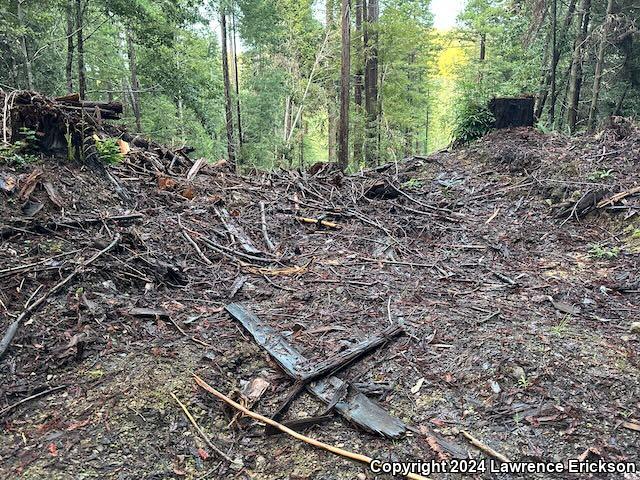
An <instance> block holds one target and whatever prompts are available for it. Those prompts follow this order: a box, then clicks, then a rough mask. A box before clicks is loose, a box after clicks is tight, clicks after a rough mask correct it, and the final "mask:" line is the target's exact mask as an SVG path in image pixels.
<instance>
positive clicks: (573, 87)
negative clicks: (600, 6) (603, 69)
mask: <svg viewBox="0 0 640 480" xmlns="http://www.w3.org/2000/svg"><path fill="white" fill-rule="evenodd" d="M580 10H581V17H580V18H581V19H580V30H579V33H578V36H577V37H576V42H575V46H574V49H573V59H572V61H571V73H570V76H569V105H568V108H567V125H568V127H569V133H571V134H573V133H574V132H575V130H576V124H577V122H578V104H579V102H580V90H581V88H582V53H583V51H584V43H585V42H586V40H587V31H588V29H589V18H590V13H591V0H582V3H581V6H580Z"/></svg>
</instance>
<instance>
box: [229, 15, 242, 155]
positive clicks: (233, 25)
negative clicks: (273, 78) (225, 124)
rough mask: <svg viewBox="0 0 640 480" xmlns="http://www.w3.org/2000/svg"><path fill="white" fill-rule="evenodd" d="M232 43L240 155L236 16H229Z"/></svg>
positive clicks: (239, 135) (239, 136)
mask: <svg viewBox="0 0 640 480" xmlns="http://www.w3.org/2000/svg"><path fill="white" fill-rule="evenodd" d="M231 21H232V32H233V41H232V45H231V48H232V49H233V71H234V77H235V86H236V114H237V115H236V116H237V118H238V143H239V145H240V152H239V153H240V154H242V116H241V115H240V80H239V79H240V76H239V75H238V50H237V49H236V16H235V13H234V14H232V16H231Z"/></svg>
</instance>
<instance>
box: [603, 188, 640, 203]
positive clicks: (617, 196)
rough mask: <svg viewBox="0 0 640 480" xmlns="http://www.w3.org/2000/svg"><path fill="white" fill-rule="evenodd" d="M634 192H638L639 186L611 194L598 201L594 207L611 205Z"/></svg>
mask: <svg viewBox="0 0 640 480" xmlns="http://www.w3.org/2000/svg"><path fill="white" fill-rule="evenodd" d="M636 193H640V187H635V188H632V189H631V190H626V191H624V192H620V193H616V194H615V195H612V196H611V197H609V198H607V199H604V200H601V201H600V202H598V204H597V205H596V207H597V208H604V207H606V206H608V205H613V204H614V203H616V202H619V201H620V200H623V199H625V198H627V197H629V196H631V195H635V194H636Z"/></svg>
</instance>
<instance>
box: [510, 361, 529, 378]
mask: <svg viewBox="0 0 640 480" xmlns="http://www.w3.org/2000/svg"><path fill="white" fill-rule="evenodd" d="M511 374H512V375H513V378H515V379H516V380H520V379H521V378H523V377H526V376H527V374H526V373H525V371H524V368H522V367H521V366H520V365H514V366H513V367H512V368H511Z"/></svg>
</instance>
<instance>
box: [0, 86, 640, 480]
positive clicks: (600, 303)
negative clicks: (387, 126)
mask: <svg viewBox="0 0 640 480" xmlns="http://www.w3.org/2000/svg"><path fill="white" fill-rule="evenodd" d="M0 105H2V106H4V109H3V135H4V136H5V137H6V142H5V143H3V144H2V149H1V150H0V199H1V200H2V202H1V203H0V242H1V243H0V337H3V338H5V339H6V338H8V337H7V334H8V333H10V332H11V330H12V328H13V329H14V330H15V331H14V332H13V334H12V335H11V338H10V339H9V340H10V341H8V342H7V341H5V342H3V344H0V355H2V354H3V356H2V359H0V416H1V419H2V421H3V422H4V424H3V425H4V426H5V430H4V431H3V436H4V438H3V442H2V443H1V444H2V446H1V447H0V458H2V459H3V460H2V461H1V462H2V464H1V465H0V468H2V469H3V471H8V472H18V471H27V470H30V469H31V468H34V469H41V468H45V466H46V465H47V464H48V462H50V461H52V460H51V458H52V455H53V454H51V452H53V451H55V452H56V454H55V459H54V460H55V462H60V463H57V465H58V466H60V468H65V469H66V470H65V473H68V475H69V476H77V474H80V473H83V474H84V473H86V472H89V471H91V472H98V473H96V475H99V476H103V477H105V476H106V477H109V476H113V475H120V476H123V477H127V475H129V474H130V475H131V476H133V475H134V474H135V475H136V476H137V477H143V476H149V477H151V476H153V475H156V476H158V475H159V476H162V477H163V478H165V477H169V476H172V475H173V474H174V473H172V472H175V471H179V472H183V471H186V470H190V471H191V473H193V476H200V475H201V474H203V473H206V472H207V471H208V470H209V469H214V471H215V474H214V476H215V477H216V478H231V476H232V475H237V472H236V470H233V469H234V468H236V469H238V468H239V469H244V470H246V472H247V473H248V474H249V473H250V474H251V475H254V476H256V478H278V477H277V475H278V474H281V473H282V472H283V471H293V469H294V467H295V466H296V465H298V466H299V468H300V469H303V470H304V469H305V468H307V467H306V466H300V465H299V464H298V463H297V462H299V461H300V462H301V461H302V460H300V459H299V458H297V457H296V456H295V450H294V449H290V448H289V446H288V445H290V444H286V443H281V444H279V445H280V446H282V445H285V448H282V449H280V450H278V452H279V453H277V454H274V453H273V445H274V440H273V439H272V438H271V437H270V436H268V435H267V436H265V435H263V433H264V432H263V431H262V430H259V429H258V427H256V425H255V424H254V423H253V422H252V421H250V420H249V419H247V418H241V417H238V416H237V414H236V413H231V414H229V415H228V416H225V415H226V413H225V412H224V411H223V410H222V409H221V408H220V405H219V404H217V403H214V402H210V401H207V400H206V398H207V397H205V396H203V395H202V394H198V393H196V390H195V389H194V382H193V377H192V373H194V372H196V373H197V374H198V375H199V377H202V379H204V380H206V382H207V383H208V384H210V385H212V386H214V387H215V389H216V390H219V391H220V392H222V393H224V394H225V395H227V394H228V395H229V396H230V397H232V398H233V399H234V400H235V401H237V402H238V403H239V404H242V405H245V406H246V407H247V408H250V409H251V410H252V411H255V412H260V413H261V414H264V415H265V416H268V417H279V416H280V417H281V418H280V420H279V422H280V423H282V424H285V425H289V426H291V427H292V428H300V429H306V430H309V432H307V433H309V435H311V436H314V435H315V436H322V437H323V440H325V441H326V442H327V443H331V444H345V446H347V447H350V446H353V445H355V444H357V443H358V442H360V444H361V445H366V446H367V448H366V450H367V451H368V453H373V452H375V453H376V455H377V456H378V457H380V456H382V455H383V453H382V452H389V451H390V450H391V449H392V448H393V449H394V451H393V454H394V455H395V456H396V457H398V458H402V459H415V458H421V459H423V460H425V459H427V460H428V459H431V458H434V459H435V458H437V459H448V458H465V457H467V456H468V455H469V453H470V452H474V455H478V454H480V453H478V452H476V451H475V450H473V448H476V447H477V448H479V449H480V450H482V451H483V452H484V453H487V452H501V454H502V455H503V457H504V458H509V459H512V460H513V459H521V458H529V459H534V460H535V461H541V460H543V459H544V458H545V455H546V453H545V452H550V453H551V454H553V455H554V456H556V457H562V458H568V457H569V456H571V455H574V454H575V451H576V445H578V444H579V445H581V446H583V447H584V449H585V451H588V452H591V453H589V455H591V456H593V455H598V456H601V457H603V458H610V459H611V458H622V456H624V455H626V458H634V459H636V460H638V458H637V449H635V446H636V445H637V431H635V430H633V429H632V428H630V427H625V425H636V424H637V423H636V422H637V418H636V416H635V414H634V413H633V412H635V411H637V407H638V405H637V399H638V398H640V385H639V384H638V375H637V372H638V358H637V354H635V353H633V352H636V351H637V347H638V342H639V341H640V339H639V338H638V335H637V334H636V333H635V331H631V330H630V329H629V328H630V327H629V325H631V323H632V316H633V314H635V312H637V311H638V307H639V305H638V302H640V296H639V294H640V284H638V279H637V275H636V274H635V273H634V272H637V271H638V270H639V269H640V265H639V261H638V253H640V242H639V241H638V240H637V238H638V234H637V232H638V231H640V220H639V219H638V202H639V201H640V190H638V187H639V183H640V159H639V158H638V155H639V153H638V152H640V149H639V148H638V147H639V146H640V138H639V137H638V136H637V132H636V131H635V130H634V129H633V128H635V127H633V128H631V129H627V130H625V131H626V132H627V133H625V134H624V135H619V136H615V138H614V136H612V135H603V136H602V137H599V138H579V139H568V138H565V137H561V136H558V135H544V134H541V133H539V132H536V131H535V130H533V129H529V128H523V129H514V130H506V131H499V132H494V133H492V134H490V135H489V136H488V137H486V138H485V139H483V140H481V141H479V142H477V143H476V144H474V145H472V146H470V147H468V148H466V149H461V150H454V151H451V152H439V153H437V154H435V155H432V156H430V157H420V158H413V159H407V160H406V161H404V162H402V163H399V164H398V165H395V164H394V165H386V166H380V167H379V168H376V169H372V170H369V171H364V172H358V173H357V174H353V175H344V176H343V175H341V174H339V173H337V172H336V171H335V170H333V169H331V168H320V167H315V168H314V169H313V170H312V172H304V171H297V172H296V171H291V172H284V171H274V172H263V173H256V174H253V175H251V176H244V175H241V174H236V173H233V172H231V171H230V169H229V168H228V166H227V165H226V164H225V163H224V162H223V163H218V164H213V163H209V162H207V161H204V160H194V159H192V158H191V157H190V156H189V153H191V152H189V148H186V147H183V148H178V149H172V148H167V147H165V146H162V145H159V144H156V143H154V142H153V141H151V140H149V139H145V138H143V137H141V136H137V137H136V136H133V135H131V134H129V133H127V132H126V131H125V130H123V129H122V128H121V127H118V126H115V125H111V124H109V123H108V122H105V120H106V119H107V117H110V116H117V115H118V107H117V106H114V105H111V107H109V106H107V105H97V104H96V105H88V104H83V103H81V102H80V103H79V102H78V101H76V100H75V99H66V100H61V101H54V100H51V99H47V98H45V97H43V96H41V95H38V94H34V93H29V92H18V93H12V94H7V95H3V96H1V97H0ZM70 107H73V108H70ZM105 112H113V113H106V114H105ZM617 128H618V130H619V131H622V130H620V128H619V127H617ZM107 144H108V146H109V148H107V147H106V146H105V145H107ZM114 145H115V147H116V148H117V149H116V150H114V149H113V148H112V147H113V146H114ZM516 164H517V165H516ZM509 166H513V167H514V168H510V167H509ZM596 191H601V192H602V193H601V194H597V195H596V194H592V193H590V192H596ZM589 195H592V196H591V197H589ZM584 198H589V202H588V206H589V208H587V203H585V201H583V200H581V199H584ZM581 201H582V203H580V202H581ZM583 206H584V207H585V208H583ZM560 212H563V215H562V216H561V217H560V216H559V213H560ZM594 226H597V228H594ZM25 312H27V314H25ZM13 325H17V327H15V328H14V327H12V326H13ZM401 332H402V333H403V335H402V336H398V335H397V334H399V333H401ZM265 350H266V352H265ZM613 390H615V392H616V393H615V395H614V396H612V395H611V394H610V392H611V391H613ZM305 391H306V392H310V394H307V393H303V392H305ZM162 399H168V401H167V403H164V402H163V401H162ZM174 399H178V401H179V402H181V403H179V405H180V407H179V408H178V407H177V405H178V404H177V403H176V402H175V401H174ZM105 405H106V406H107V407H108V408H107V407H105ZM167 405H171V406H170V407H168V406H167ZM194 405H197V409H195V408H194ZM182 406H184V407H185V409H187V411H191V412H192V413H193V412H194V411H197V412H199V413H198V414H197V415H195V414H194V415H195V417H197V419H194V420H197V424H199V426H200V427H199V428H201V429H203V431H205V432H207V434H208V435H209V437H208V438H207V442H209V443H206V442H205V444H202V445H200V444H198V443H196V440H195V439H194V437H193V436H185V435H183V434H182V432H183V430H185V429H189V428H191V426H192V425H193V422H191V419H190V420H189V421H186V420H185V418H184V417H183V410H181V408H182ZM105 409H107V410H108V414H107V413H105V412H106V410H105ZM372 412H373V413H372ZM368 414H372V415H371V416H367V415H368ZM141 417H142V419H144V420H143V421H141ZM345 420H346V421H345ZM623 421H624V422H627V423H626V424H622V423H620V425H622V426H623V427H624V428H620V429H612V428H610V426H611V425H614V424H617V422H623ZM319 424H322V427H321V429H320V428H319V427H318V425H319ZM360 427H362V428H360ZM193 428H195V427H193ZM407 431H411V432H413V433H414V435H413V436H411V435H410V436H406V435H404V434H405V433H406V432H407ZM371 432H374V433H371ZM462 432H464V434H462ZM514 432H520V433H518V434H515V433H514ZM267 433H269V432H267ZM271 433H273V432H271ZM378 433H381V434H382V435H378ZM385 436H386V437H393V438H399V439H398V440H397V441H395V442H394V443H393V445H392V444H391V442H389V440H388V439H387V438H385ZM612 436H615V439H614V440H615V441H610V440H611V438H612ZM198 438H199V437H198ZM567 438H570V439H571V441H567ZM479 439H482V440H483V441H485V442H487V444H490V445H491V447H490V448H489V447H487V448H484V447H486V445H484V444H483V443H482V442H481V441H480V440H479ZM363 440H366V441H364V443H362V442H363ZM283 442H284V440H283ZM50 445H53V447H51V446H50ZM102 445H110V448H108V449H105V448H103V447H102V450H100V448H101V446H102ZM132 445H135V446H136V450H135V451H133V450H132V449H131V446H132ZM210 445H214V446H215V448H217V449H219V450H220V451H221V452H224V455H225V457H222V456H221V455H219V454H217V453H215V452H216V450H212V449H211V448H210ZM483 445H484V446H483ZM611 445H616V447H615V448H613V447H611ZM203 449H205V450H207V451H204V450H203ZM353 449H354V450H361V449H360V448H355V447H354V448H353ZM96 451H100V452H101V453H100V454H99V455H97V454H94V452H96ZM123 452H124V453H123ZM203 452H204V453H203ZM207 452H208V453H207ZM593 452H597V453H593ZM386 454H387V453H384V455H386ZM489 454H491V453H489ZM208 455H211V456H212V458H213V457H215V458H217V457H218V456H219V457H220V458H223V459H226V458H227V456H228V458H231V459H232V460H233V462H232V463H231V464H230V463H229V462H227V461H223V462H222V463H220V464H219V463H217V461H216V463H215V464H212V462H211V460H207V458H208ZM309 455H310V454H309ZM260 456H264V457H266V458H267V459H268V461H265V460H264V458H262V459H260ZM272 457H273V458H272ZM78 458H81V459H83V462H82V464H81V470H74V469H76V467H75V466H74V465H76V463H74V462H73V461H70V459H76V460H77V459H78ZM314 458H315V457H314ZM203 462H204V463H205V464H204V465H203ZM318 465H320V467H319V466H318ZM77 468H80V467H77ZM309 468H311V467H309ZM313 468H316V470H314V471H312V472H311V473H309V472H307V473H304V474H301V475H300V476H301V478H332V479H338V478H345V479H346V478H349V479H351V478H356V477H357V474H358V472H359V470H357V468H360V467H351V466H349V467H345V466H344V464H340V463H339V462H338V463H336V464H335V465H333V464H331V465H329V464H327V462H324V463H323V462H319V463H316V464H314V466H313ZM318 469H320V470H322V471H323V472H325V470H326V473H327V474H326V476H325V477H318V476H314V475H316V474H317V470H318ZM34 471H35V470H34ZM158 472H160V473H158ZM305 472H306V470H305ZM314 472H315V473H314ZM305 475H306V476H305Z"/></svg>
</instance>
